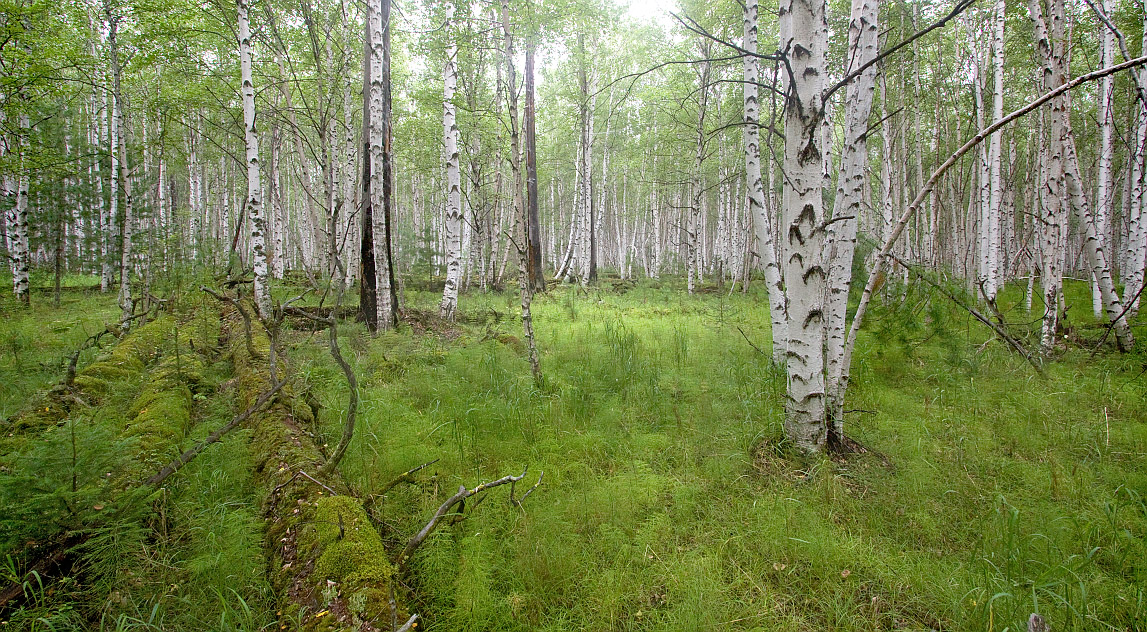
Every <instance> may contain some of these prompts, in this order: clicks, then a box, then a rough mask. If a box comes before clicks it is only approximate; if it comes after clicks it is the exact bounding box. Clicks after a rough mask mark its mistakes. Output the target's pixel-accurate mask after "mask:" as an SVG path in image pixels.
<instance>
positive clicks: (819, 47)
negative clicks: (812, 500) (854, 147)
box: [780, 0, 828, 452]
mask: <svg viewBox="0 0 1147 632" xmlns="http://www.w3.org/2000/svg"><path fill="white" fill-rule="evenodd" d="M780 49H781V50H782V51H784V53H785V54H786V59H787V62H788V67H789V69H788V72H787V73H785V74H784V75H783V80H782V87H783V90H784V93H785V110H784V145H785V147H784V163H783V170H784V179H783V182H782V185H781V187H782V189H781V191H782V205H781V208H782V215H781V217H782V219H781V225H782V227H783V232H782V235H783V239H784V242H785V244H784V246H785V248H784V250H785V259H784V261H783V262H782V263H781V270H782V273H783V275H784V283H785V291H786V293H787V295H788V304H787V305H786V315H787V320H788V328H787V333H788V338H787V340H786V349H785V355H786V358H787V364H786V367H787V373H788V384H789V387H788V401H787V402H786V406H785V408H786V414H785V433H786V434H787V435H788V436H789V438H790V439H791V440H792V441H793V443H794V444H795V445H796V446H797V448H798V449H800V450H803V451H809V452H813V451H819V450H821V449H822V448H823V447H824V444H825V441H826V438H827V432H826V428H825V363H824V344H825V312H824V296H825V289H826V281H827V274H826V271H825V268H824V265H823V262H822V259H821V252H822V247H823V243H824V222H825V219H826V218H825V213H824V200H823V187H824V154H825V151H826V148H825V147H824V140H825V134H824V129H823V123H824V119H825V104H824V87H825V77H824V70H825V65H824V62H825V55H826V53H827V52H828V23H827V21H826V19H825V2H824V0H781V3H780Z"/></svg>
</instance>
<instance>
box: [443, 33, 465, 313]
mask: <svg viewBox="0 0 1147 632" xmlns="http://www.w3.org/2000/svg"><path fill="white" fill-rule="evenodd" d="M447 28H448V27H447ZM457 55H458V47H457V46H455V45H453V44H451V45H450V46H449V47H448V48H447V50H446V65H445V67H444V70H443V90H442V135H443V139H444V143H445V146H446V153H445V157H446V285H445V288H444V289H443V291H442V302H441V303H440V304H439V305H438V313H439V315H440V316H442V317H443V318H446V319H449V320H453V319H454V311H455V310H456V309H458V284H459V282H460V281H461V276H462V176H461V173H460V171H459V164H458V163H459V151H458V140H459V135H460V133H459V131H458V123H457V118H456V115H455V109H454V91H455V89H456V88H457V86H458V68H457V66H455V64H454V60H455V57H456V56H457Z"/></svg>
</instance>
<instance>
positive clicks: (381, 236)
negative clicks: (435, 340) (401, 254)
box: [368, 0, 397, 330]
mask: <svg viewBox="0 0 1147 632" xmlns="http://www.w3.org/2000/svg"><path fill="white" fill-rule="evenodd" d="M368 19H369V25H370V26H369V28H370V47H371V49H370V162H371V170H370V198H371V200H370V203H371V208H372V209H373V218H372V219H373V226H372V229H373V238H374V264H375V266H374V267H375V278H376V281H375V287H376V290H377V295H376V300H377V318H378V328H379V329H383V330H388V329H393V328H394V326H395V325H396V324H397V323H396V313H395V305H394V303H395V301H394V294H393V291H394V290H393V284H392V282H391V281H392V278H393V277H392V272H391V256H390V226H389V223H390V222H389V219H390V195H391V183H392V181H391V179H390V156H391V153H390V149H391V148H390V142H391V140H390V68H389V66H390V0H372V1H371V2H370V3H369V15H368Z"/></svg>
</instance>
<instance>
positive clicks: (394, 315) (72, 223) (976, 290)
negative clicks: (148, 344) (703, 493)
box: [0, 0, 1147, 451]
mask: <svg viewBox="0 0 1147 632" xmlns="http://www.w3.org/2000/svg"><path fill="white" fill-rule="evenodd" d="M179 6H180V7H181V9H180V10H181V11H183V12H182V13H179V12H175V13H179V18H178V21H177V23H176V25H177V26H178V30H181V31H182V32H184V34H185V35H184V37H182V38H181V39H175V38H174V36H172V35H170V34H169V33H168V32H167V31H165V30H163V29H161V28H159V25H161V24H163V18H165V17H168V16H165V15H163V14H162V12H157V10H156V9H155V8H154V7H151V6H144V5H140V4H139V3H137V2H134V0H115V1H112V0H88V1H87V2H85V3H80V4H79V5H76V6H74V7H72V6H70V7H65V8H62V9H60V12H61V13H60V17H59V20H58V21H57V22H55V23H54V24H57V26H58V28H60V29H64V31H66V32H67V33H68V36H69V37H71V36H72V35H74V36H75V38H76V42H77V45H76V46H75V47H73V48H72V49H71V50H69V52H68V55H70V57H68V56H63V55H62V53H60V54H57V55H55V56H53V53H52V50H51V44H52V43H53V40H51V39H50V38H48V39H37V38H47V35H46V34H38V33H33V32H31V31H29V32H27V33H24V32H20V33H19V34H18V35H19V37H14V38H12V40H11V41H10V42H9V41H6V42H4V43H3V47H4V52H5V62H6V63H7V62H8V61H9V60H12V63H7V65H5V66H3V68H0V71H2V72H5V73H7V74H6V75H5V77H4V78H5V80H6V83H4V84H3V89H4V91H5V92H4V93H3V102H2V106H3V107H2V110H3V116H4V118H3V122H4V124H3V125H2V126H0V132H2V138H0V141H2V142H0V149H2V155H0V171H2V173H0V178H2V185H3V193H4V195H3V199H4V206H3V209H2V210H3V226H2V229H3V232H4V240H3V242H2V245H3V255H4V256H5V258H6V261H7V264H6V265H5V266H4V270H5V273H6V274H11V275H12V282H11V284H12V288H13V294H12V296H13V297H14V298H15V299H17V300H15V303H19V304H25V305H28V304H33V302H34V299H35V296H36V294H35V292H36V288H37V287H43V285H41V281H38V280H37V279H44V278H47V277H51V280H50V281H47V282H45V283H47V285H48V286H51V287H54V286H55V285H61V286H67V285H68V284H69V281H68V278H69V275H73V274H74V275H81V276H80V277H79V278H82V276H86V275H93V276H92V283H93V285H94V284H95V283H97V282H98V283H99V285H100V287H101V289H102V290H104V291H110V290H111V289H112V288H113V287H114V288H116V289H117V290H118V292H117V295H118V296H117V305H118V312H119V313H120V315H121V318H123V319H128V318H132V317H133V315H137V314H138V313H139V312H140V311H141V309H142V308H144V307H145V306H146V305H147V304H149V303H150V302H151V301H152V299H153V297H154V296H155V288H156V287H157V285H156V284H157V283H159V284H160V285H162V284H163V282H164V281H163V278H164V277H165V276H168V275H175V276H180V278H182V276H181V275H188V276H194V275H207V274H211V273H222V274H226V275H227V276H228V278H229V282H233V283H235V284H238V285H242V286H244V287H250V288H252V292H253V294H254V296H255V297H256V299H257V301H258V304H259V312H260V313H261V314H262V315H268V314H271V313H272V312H273V309H272V303H273V301H272V300H271V294H270V286H271V285H272V283H273V284H274V285H275V286H276V288H279V287H283V288H286V287H288V286H291V287H293V286H294V285H297V284H300V283H304V280H305V284H306V285H307V286H309V287H312V289H314V290H318V289H320V288H322V289H323V290H324V291H325V290H330V289H331V288H335V287H341V288H346V289H348V290H351V288H353V287H354V285H355V284H357V285H358V287H357V288H354V289H357V293H358V296H359V301H358V304H357V306H356V307H355V309H357V312H358V314H359V317H360V318H361V319H362V320H363V321H364V323H365V325H366V327H367V329H369V330H371V331H376V330H379V329H381V330H387V329H393V328H400V329H401V328H402V327H405V326H407V325H405V324H404V323H409V322H418V323H421V321H419V320H418V319H420V318H423V315H422V314H421V312H420V308H419V307H418V306H417V300H419V299H420V298H421V296H422V293H424V292H426V293H432V294H434V299H433V300H434V301H435V303H436V306H435V307H436V309H432V310H431V311H436V312H437V314H438V315H439V316H440V317H442V318H445V319H453V320H456V321H460V322H469V320H468V319H470V318H479V317H478V316H475V315H474V314H473V313H472V311H471V310H473V309H484V308H482V307H478V306H479V305H481V306H485V305H487V304H488V301H487V300H486V299H482V301H474V302H471V298H472V296H473V295H474V293H480V292H500V291H506V290H514V289H515V285H517V288H516V291H515V294H516V298H515V303H520V307H521V309H520V311H521V316H518V315H517V312H518V311H519V309H518V308H517V307H516V308H515V309H514V312H515V316H514V319H515V320H516V319H517V318H521V319H522V321H523V331H522V334H523V335H524V336H525V337H526V338H527V339H528V341H527V342H528V343H529V348H530V352H529V353H528V354H527V357H526V361H527V362H528V363H529V364H530V366H531V369H532V370H534V372H535V374H536V375H538V376H539V383H544V379H543V378H544V375H543V374H542V372H541V369H540V368H539V367H540V365H541V361H540V359H541V358H544V357H545V349H544V346H543V348H542V349H541V350H540V352H539V351H538V349H537V347H538V344H537V341H535V340H534V335H535V334H534V332H533V327H534V318H535V314H533V313H531V310H530V305H531V301H533V300H534V295H535V293H539V292H544V291H546V277H549V278H550V279H553V280H552V281H551V282H550V283H551V285H553V284H555V283H558V282H559V281H565V282H567V283H576V284H577V285H578V286H579V289H578V290H577V291H578V292H580V293H581V294H579V296H583V297H585V296H591V297H592V296H594V295H595V294H594V293H595V292H600V291H609V290H610V289H613V288H615V287H616V288H619V291H627V290H628V289H629V288H631V287H636V286H638V285H641V284H648V285H650V286H655V287H659V288H672V289H680V290H681V291H682V292H683V293H689V294H693V295H705V294H717V293H720V294H722V295H726V296H728V295H729V293H730V292H733V291H741V292H744V293H746V294H747V295H749V296H751V297H754V298H755V299H756V300H757V301H758V303H759V320H760V323H761V326H762V327H761V330H760V331H758V332H755V334H756V335H754V332H749V331H743V332H739V333H740V334H742V338H743V340H741V341H742V342H743V341H744V340H748V341H749V342H751V343H752V344H753V345H754V346H757V340H758V338H757V336H758V335H759V336H760V338H759V339H760V340H764V339H765V338H764V337H765V336H768V337H769V338H770V339H771V348H769V349H764V348H763V347H762V350H763V351H764V354H763V357H762V358H761V361H762V362H765V363H768V364H770V365H772V366H773V367H775V369H776V370H778V371H783V372H784V373H785V376H786V380H785V382H786V386H785V388H786V393H785V395H784V397H785V402H786V407H787V412H786V424H785V426H786V428H787V435H788V436H789V438H790V439H791V440H792V441H793V442H794V444H795V445H797V446H798V447H799V448H800V449H801V450H806V451H819V450H824V449H847V446H848V437H847V431H848V428H847V427H846V426H845V425H844V419H845V415H846V411H847V410H848V409H849V408H848V404H847V401H848V399H849V397H850V392H849V383H850V377H851V375H852V374H853V371H854V366H853V365H854V364H859V363H861V362H867V361H869V360H871V353H872V345H873V344H875V343H874V342H872V341H873V340H874V339H875V338H879V335H883V334H881V333H880V332H881V331H882V328H883V327H885V326H886V324H887V323H886V322H885V321H883V320H882V321H881V322H880V323H877V324H872V323H869V324H866V323H865V320H866V316H868V317H871V315H872V312H871V311H870V310H875V311H879V312H880V313H881V314H882V318H885V316H884V314H886V313H889V312H894V311H895V309H896V307H897V306H898V305H899V306H903V305H907V304H909V303H910V302H911V301H912V300H913V298H914V297H915V296H917V295H919V294H920V293H921V292H929V293H932V294H930V295H929V299H928V300H929V301H934V302H939V301H941V300H948V301H959V303H961V304H964V305H966V306H967V307H968V308H970V309H972V310H975V311H976V312H978V313H981V314H987V315H988V316H989V317H990V318H989V320H990V321H991V323H994V324H995V326H998V327H999V328H1000V331H997V330H996V329H993V328H992V325H991V324H990V323H989V324H984V326H985V327H988V328H989V329H990V330H991V332H992V335H995V336H997V337H998V338H1000V339H1001V340H1002V341H1003V342H1004V344H1005V345H1006V346H1008V348H1012V349H1014V348H1015V347H1016V346H1017V345H1018V346H1019V347H1020V348H1021V349H1022V350H1023V351H1025V352H1026V351H1027V350H1028V347H1031V349H1034V350H1035V353H1034V354H1033V355H1032V357H1033V358H1035V357H1036V356H1038V358H1037V360H1038V362H1037V363H1038V364H1039V365H1040V367H1041V370H1042V367H1043V366H1044V365H1045V364H1047V363H1052V362H1055V361H1057V360H1058V359H1059V358H1061V357H1062V356H1063V355H1064V351H1065V350H1068V349H1071V348H1074V347H1076V346H1083V345H1085V344H1091V345H1092V346H1093V347H1094V348H1097V349H1098V350H1099V351H1104V350H1108V351H1111V350H1122V351H1130V350H1133V349H1134V343H1135V340H1134V334H1135V333H1136V330H1135V327H1136V326H1137V322H1138V321H1137V320H1136V319H1137V318H1138V317H1139V309H1138V308H1139V305H1140V303H1141V294H1142V288H1143V285H1144V270H1145V269H1147V220H1145V219H1144V203H1143V202H1144V195H1145V187H1147V162H1145V161H1147V151H1145V149H1144V148H1145V146H1147V109H1145V108H1144V99H1143V96H1144V90H1143V84H1144V83H1145V79H1144V77H1145V74H1144V71H1143V69H1142V67H1141V63H1139V62H1137V61H1136V60H1138V59H1140V58H1141V57H1142V51H1143V48H1144V46H1145V44H1147V30H1145V29H1144V28H1143V25H1142V23H1141V20H1140V19H1139V15H1138V14H1137V13H1135V8H1134V7H1131V5H1129V4H1127V2H1126V0H1089V2H1085V3H1084V4H1082V5H1071V4H1069V3H1063V2H1057V1H1056V0H1038V1H1037V0H1029V2H1025V3H1019V4H1017V3H1016V2H1008V1H1007V0H996V1H995V2H993V3H990V4H989V5H982V6H978V5H973V4H972V3H970V2H967V0H958V1H957V2H954V3H953V4H951V5H950V6H949V5H944V6H939V5H936V6H933V5H925V4H921V3H918V2H917V3H911V2H910V3H908V4H906V5H903V6H897V7H894V8H888V7H878V3H876V2H872V1H863V0H856V1H855V2H851V3H850V5H849V7H848V15H847V16H846V15H843V14H841V15H833V13H832V12H834V11H839V10H841V9H843V7H829V6H827V3H825V2H818V1H817V0H784V1H783V2H779V3H778V4H776V5H768V6H765V5H761V4H760V3H759V0H748V1H747V2H745V3H744V5H743V6H741V5H734V4H727V5H726V4H720V3H718V4H712V3H709V4H704V3H697V2H683V3H682V5H681V7H680V9H681V10H680V12H678V18H679V19H676V20H669V21H668V22H665V23H661V22H658V21H656V20H653V21H648V22H647V23H641V22H639V21H634V20H631V19H628V18H626V17H624V12H618V11H613V10H612V9H611V8H610V7H611V6H612V4H611V3H608V2H607V3H604V4H602V5H601V6H597V5H585V6H581V5H578V6H573V5H570V6H565V5H562V6H558V5H552V6H551V5H548V4H544V3H537V2H526V1H524V0H523V1H520V2H509V1H508V2H501V1H499V2H495V3H484V4H482V3H479V4H477V5H468V4H465V3H463V4H458V5H456V4H454V3H449V6H444V5H441V4H435V3H430V2H423V1H421V0H419V1H416V2H414V3H412V4H411V5H410V6H409V7H406V6H404V7H402V10H398V9H393V10H392V7H391V4H390V2H387V1H381V0H375V1H373V2H370V3H367V4H366V5H363V6H361V7H360V6H357V5H354V4H353V3H347V2H343V1H337V0H306V1H305V2H302V3H299V4H297V5H292V6H289V7H288V6H278V5H258V6H255V5H251V4H250V3H249V2H248V1H247V0H237V2H236V5H235V7H236V9H235V13H230V12H226V14H224V13H223V12H218V11H216V12H212V11H209V10H207V9H206V8H204V7H193V6H191V5H187V6H184V5H182V4H181V5H179ZM184 9H185V11H184ZM881 10H883V12H884V14H883V16H880V11H881ZM224 18H225V19H224ZM29 19H32V18H29ZM36 19H39V18H36ZM835 25H847V28H843V29H841V28H839V27H838V26H835ZM1029 26H1031V29H1029V28H1028V27H1029ZM838 30H839V32H837V31H838ZM165 33H167V34H165ZM155 38H159V39H158V40H156V41H152V40H153V39H155ZM164 38H167V39H164ZM1076 44H1078V45H1076ZM1092 44H1094V46H1093V48H1094V50H1095V53H1096V54H1095V55H1090V54H1082V53H1079V52H1075V53H1074V55H1073V54H1072V46H1073V45H1074V46H1075V48H1076V49H1078V50H1090V49H1088V48H1087V47H1088V46H1091V45H1092ZM236 45H237V50H236ZM392 45H393V50H391V48H392ZM1032 45H1034V47H1035V48H1034V51H1035V55H1034V56H1025V55H1023V54H1021V53H1020V51H1022V50H1024V47H1026V46H1032ZM236 53H237V54H236ZM37 58H43V59H45V60H48V61H50V64H49V65H48V66H45V67H43V68H40V67H37V68H38V70H36V72H33V70H30V68H32V64H34V63H39V62H37ZM73 62H75V63H73ZM80 62H82V63H80ZM360 62H361V63H360ZM44 63H48V62H47V61H46V62H44ZM52 64H54V65H52ZM49 66H50V67H49ZM392 66H393V67H392ZM1116 67H1118V68H1119V69H1118V70H1112V68H1116ZM21 73H23V75H22V74H21ZM24 75H27V77H25V78H26V79H27V81H24V82H21V81H19V79H21V77H23V76H24ZM29 77H30V78H29ZM62 77H66V79H67V81H62V80H60V78H62ZM42 84H50V85H51V88H50V89H49V88H46V87H45V86H44V85H42ZM1051 92H1054V93H1055V94H1054V96H1046V95H1048V93H1051ZM1045 97H1046V100H1044V101H1040V100H1041V99H1045ZM1037 102H1038V103H1037ZM1033 103H1034V104H1036V105H1032V104H1033ZM1024 104H1026V105H1024ZM1029 106H1030V109H1025V108H1029ZM1006 108H1007V109H1006ZM1011 108H1019V109H1018V110H1012V111H1011V112H1010V113H1009V112H1008V109H1011ZM1021 110H1022V111H1021ZM1017 112H1018V113H1017ZM359 117H361V119H360V118H359ZM260 131H261V132H263V136H262V138H260V135H259V132H260ZM439 134H441V136H439ZM439 139H440V140H439ZM968 143H971V144H970V145H969V144H968ZM966 145H967V148H966V149H965V146H966ZM264 165H266V168H265V169H264V168H263V167H264ZM921 196H923V197H921ZM523 275H525V276H526V277H527V281H526V283H525V289H523V286H522V284H521V283H520V281H521V279H520V277H521V276H523ZM74 282H76V283H82V281H74ZM1081 283H1082V284H1085V285H1087V288H1086V289H1087V292H1086V293H1087V295H1088V302H1090V303H1091V305H1092V308H1093V309H1092V310H1088V309H1086V308H1085V307H1081V306H1080V305H1079V296H1078V293H1079V291H1080V290H1079V288H1080V287H1081V286H1080V284H1081ZM248 284H249V285H248ZM861 284H863V285H864V289H863V291H861V289H860V288H859V287H857V286H858V285H861ZM933 284H935V286H934V285H933ZM404 287H407V288H410V289H411V290H412V292H407V291H404V289H403V288H404ZM941 290H943V291H941ZM352 291H353V290H352ZM562 291H564V290H562ZM943 292H949V293H951V294H952V296H950V297H949V296H947V295H945V294H943ZM316 295H319V296H325V294H324V293H323V291H318V292H316ZM408 296H414V297H415V298H416V302H415V307H413V308H412V309H407V307H406V305H405V302H406V300H407V299H408ZM1017 296H1018V297H1020V298H1019V299H1017V298H1016V297H1017ZM324 300H326V299H324ZM858 300H859V303H858V302H857V301H858ZM546 304H547V302H546V301H545V300H541V301H539V303H538V305H546ZM850 308H852V309H850ZM996 309H999V310H1001V311H1000V313H999V314H998V315H997V314H996V313H995V312H994V311H993V310H996ZM1016 310H1020V311H1030V312H1031V318H1030V320H1024V319H1022V318H1020V317H1018V316H1016V313H1017V312H1016ZM494 312H495V313H497V314H498V316H497V317H498V318H501V317H502V315H501V314H500V313H499V312H498V310H497V309H495V310H494ZM538 312H539V313H540V314H545V313H546V311H545V310H538ZM1083 312H1087V313H1083ZM483 317H484V316H483ZM491 317H493V316H491ZM889 318H890V317H889ZM977 322H979V321H977ZM419 326H422V325H421V324H419ZM538 326H539V334H541V333H542V332H547V329H546V326H545V324H544V323H543V322H542V321H540V320H539V322H538ZM1108 329H1110V335H1109V336H1108V337H1107V338H1104V339H1103V340H1102V341H1101V339H1100V337H1101V336H1107V330H1108ZM766 332H767V333H766ZM1096 332H1100V333H1098V334H1096ZM1093 334H1095V335H1093ZM858 339H860V340H862V341H865V342H862V343H861V345H860V346H859V347H858V346H857V340H858ZM1013 341H1014V342H1015V343H1016V344H1013ZM730 344H732V343H730ZM1018 352H1019V351H1017V353H1018Z"/></svg>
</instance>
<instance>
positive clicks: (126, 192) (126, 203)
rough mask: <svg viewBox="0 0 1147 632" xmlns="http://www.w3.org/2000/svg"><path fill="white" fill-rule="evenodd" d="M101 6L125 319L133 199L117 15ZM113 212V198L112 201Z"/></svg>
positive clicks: (128, 304) (108, 6)
mask: <svg viewBox="0 0 1147 632" xmlns="http://www.w3.org/2000/svg"><path fill="white" fill-rule="evenodd" d="M104 10H105V12H106V14H107V20H108V57H109V59H110V62H111V72H112V125H111V128H112V134H111V135H112V137H113V138H114V139H115V140H114V142H115V145H116V147H117V150H116V151H117V153H118V154H119V157H118V160H117V159H116V157H115V156H114V155H113V157H112V178H113V182H115V183H117V184H118V186H119V188H122V189H123V214H122V217H120V222H119V224H120V226H119V229H120V264H119V274H120V282H119V306H120V310H121V312H122V315H123V318H124V319H127V318H128V317H129V316H131V313H132V297H131V241H132V223H133V222H134V221H135V219H134V217H133V212H132V211H133V210H134V209H133V199H132V190H131V177H130V169H129V167H128V165H127V129H125V127H124V115H123V109H124V108H123V89H122V87H121V85H120V82H121V78H122V71H121V69H120V64H119V41H118V37H117V36H118V30H119V20H120V16H118V15H113V14H112V6H111V2H110V0H107V1H106V4H105V5H104ZM112 195H113V196H115V195H116V186H115V185H113V186H112ZM112 206H113V214H114V210H115V208H114V207H115V201H114V200H113V202H112Z"/></svg>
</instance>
